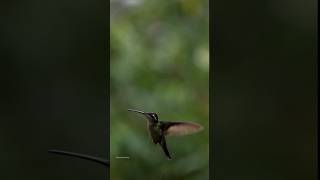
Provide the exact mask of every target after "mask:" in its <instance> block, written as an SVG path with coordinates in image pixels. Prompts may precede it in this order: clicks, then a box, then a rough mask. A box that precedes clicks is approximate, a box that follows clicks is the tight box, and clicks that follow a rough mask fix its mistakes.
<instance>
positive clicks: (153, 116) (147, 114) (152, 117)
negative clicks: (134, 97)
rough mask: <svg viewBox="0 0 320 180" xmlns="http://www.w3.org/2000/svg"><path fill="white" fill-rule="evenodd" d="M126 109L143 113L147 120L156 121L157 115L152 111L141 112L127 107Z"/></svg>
mask: <svg viewBox="0 0 320 180" xmlns="http://www.w3.org/2000/svg"><path fill="white" fill-rule="evenodd" d="M128 111H132V112H136V113H140V114H143V115H144V116H145V117H147V119H148V120H149V122H158V115H157V114H156V113H154V112H143V111H139V110H134V109H128Z"/></svg>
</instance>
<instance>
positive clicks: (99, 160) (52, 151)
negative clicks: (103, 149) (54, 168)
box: [48, 150, 109, 166]
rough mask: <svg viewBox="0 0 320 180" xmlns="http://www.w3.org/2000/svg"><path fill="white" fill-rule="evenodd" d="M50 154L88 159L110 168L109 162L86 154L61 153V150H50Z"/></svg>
mask: <svg viewBox="0 0 320 180" xmlns="http://www.w3.org/2000/svg"><path fill="white" fill-rule="evenodd" d="M48 152H49V153H54V154H59V155H65V156H72V157H76V158H81V159H86V160H90V161H93V162H96V163H99V164H102V165H105V166H109V161H108V160H105V159H101V158H97V157H93V156H89V155H84V154H79V153H74V152H67V151H61V150H48Z"/></svg>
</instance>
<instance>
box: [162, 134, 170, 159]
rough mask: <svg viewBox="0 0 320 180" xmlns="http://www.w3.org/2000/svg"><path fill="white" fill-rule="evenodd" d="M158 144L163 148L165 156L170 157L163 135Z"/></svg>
mask: <svg viewBox="0 0 320 180" xmlns="http://www.w3.org/2000/svg"><path fill="white" fill-rule="evenodd" d="M160 145H161V147H162V149H163V152H164V153H165V154H166V156H167V157H168V158H169V159H172V158H171V156H170V153H169V151H168V148H167V144H166V139H165V137H164V136H163V137H162V139H161V141H160Z"/></svg>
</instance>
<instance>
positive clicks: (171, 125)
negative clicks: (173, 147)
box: [164, 122, 203, 136]
mask: <svg viewBox="0 0 320 180" xmlns="http://www.w3.org/2000/svg"><path fill="white" fill-rule="evenodd" d="M202 129H203V126H201V125H200V124H196V123H193V122H164V130H165V135H166V136H183V135H187V134H193V133H196V132H199V131H201V130H202Z"/></svg>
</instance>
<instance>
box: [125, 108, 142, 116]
mask: <svg viewBox="0 0 320 180" xmlns="http://www.w3.org/2000/svg"><path fill="white" fill-rule="evenodd" d="M128 111H132V112H137V113H140V114H143V115H145V112H143V111H139V110H135V109H128Z"/></svg>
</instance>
